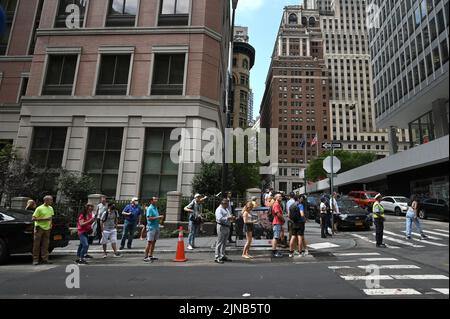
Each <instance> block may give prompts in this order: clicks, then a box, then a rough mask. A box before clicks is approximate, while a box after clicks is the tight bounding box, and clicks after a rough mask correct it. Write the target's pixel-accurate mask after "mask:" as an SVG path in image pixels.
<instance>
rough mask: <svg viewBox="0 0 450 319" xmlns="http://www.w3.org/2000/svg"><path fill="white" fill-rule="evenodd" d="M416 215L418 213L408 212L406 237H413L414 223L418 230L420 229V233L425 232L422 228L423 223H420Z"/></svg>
mask: <svg viewBox="0 0 450 319" xmlns="http://www.w3.org/2000/svg"><path fill="white" fill-rule="evenodd" d="M415 216H416V214H415V213H414V212H412V211H408V212H407V213H406V237H411V232H412V224H413V223H414V224H416V227H417V230H418V231H419V233H420V234H421V235H422V234H423V230H422V225H421V224H420V220H419V218H414V217H415Z"/></svg>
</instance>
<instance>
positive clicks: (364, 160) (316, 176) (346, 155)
mask: <svg viewBox="0 0 450 319" xmlns="http://www.w3.org/2000/svg"><path fill="white" fill-rule="evenodd" d="M327 156H331V151H328V152H325V153H323V154H322V155H321V156H320V157H319V158H317V159H315V160H313V161H312V162H311V163H310V165H309V166H308V168H307V170H306V177H307V179H308V180H310V181H318V180H321V179H324V178H326V177H327V173H326V172H325V170H324V169H323V160H324V159H325V158H326V157H327ZM334 156H336V157H337V158H339V160H340V161H341V166H342V168H341V170H340V171H339V173H344V172H346V171H349V170H352V169H354V168H357V167H360V166H363V165H366V164H369V163H371V162H373V161H375V160H376V155H375V154H373V153H367V152H365V153H352V152H348V151H335V152H334Z"/></svg>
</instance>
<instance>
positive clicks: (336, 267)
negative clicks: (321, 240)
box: [328, 266, 352, 270]
mask: <svg viewBox="0 0 450 319" xmlns="http://www.w3.org/2000/svg"><path fill="white" fill-rule="evenodd" d="M328 269H331V270H338V269H352V267H351V266H328Z"/></svg>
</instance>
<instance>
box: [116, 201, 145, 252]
mask: <svg viewBox="0 0 450 319" xmlns="http://www.w3.org/2000/svg"><path fill="white" fill-rule="evenodd" d="M141 212H142V211H141V208H140V207H139V199H137V198H136V197H134V198H133V199H132V200H131V203H130V204H128V205H127V206H126V207H125V208H124V210H123V212H122V215H123V216H124V217H125V222H124V224H123V235H122V241H121V242H120V250H123V249H124V248H125V241H126V240H127V239H128V244H127V248H128V249H131V244H132V243H133V238H134V232H135V230H136V226H137V225H138V224H140V223H141Z"/></svg>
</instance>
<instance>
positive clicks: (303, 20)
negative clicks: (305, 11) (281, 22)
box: [302, 17, 308, 27]
mask: <svg viewBox="0 0 450 319" xmlns="http://www.w3.org/2000/svg"><path fill="white" fill-rule="evenodd" d="M307 24H308V19H307V18H306V17H302V25H303V26H304V27H306V26H307Z"/></svg>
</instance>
